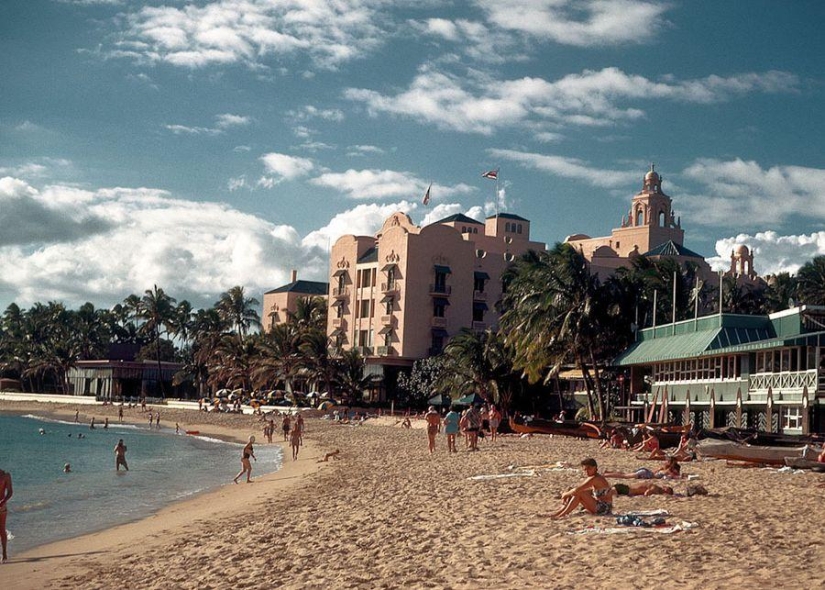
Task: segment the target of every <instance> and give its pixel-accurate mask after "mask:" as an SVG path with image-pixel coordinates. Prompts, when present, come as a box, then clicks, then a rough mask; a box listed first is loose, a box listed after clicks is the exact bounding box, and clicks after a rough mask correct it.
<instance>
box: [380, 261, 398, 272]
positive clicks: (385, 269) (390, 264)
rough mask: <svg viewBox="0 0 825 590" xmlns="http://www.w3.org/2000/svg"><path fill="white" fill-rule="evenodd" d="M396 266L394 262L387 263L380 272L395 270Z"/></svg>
mask: <svg viewBox="0 0 825 590" xmlns="http://www.w3.org/2000/svg"><path fill="white" fill-rule="evenodd" d="M396 266H398V265H397V264H396V263H395V262H388V263H387V264H385V265H384V266H382V267H381V270H382V271H384V272H386V271H388V270H390V269H391V268H395V267H396Z"/></svg>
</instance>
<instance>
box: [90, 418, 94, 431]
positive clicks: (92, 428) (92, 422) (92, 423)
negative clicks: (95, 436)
mask: <svg viewBox="0 0 825 590" xmlns="http://www.w3.org/2000/svg"><path fill="white" fill-rule="evenodd" d="M94 429H95V417H94V416H92V421H91V422H89V430H94Z"/></svg>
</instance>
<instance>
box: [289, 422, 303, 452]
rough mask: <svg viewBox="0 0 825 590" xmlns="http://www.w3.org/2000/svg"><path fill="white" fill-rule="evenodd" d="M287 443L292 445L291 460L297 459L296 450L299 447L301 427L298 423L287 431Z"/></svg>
mask: <svg viewBox="0 0 825 590" xmlns="http://www.w3.org/2000/svg"><path fill="white" fill-rule="evenodd" d="M289 444H291V445H292V460H293V461H297V460H298V450H299V449H300V448H301V428H300V427H299V426H298V423H297V422H296V423H295V426H293V427H292V432H290V433H289Z"/></svg>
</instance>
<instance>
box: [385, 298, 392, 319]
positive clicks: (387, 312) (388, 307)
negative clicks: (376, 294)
mask: <svg viewBox="0 0 825 590" xmlns="http://www.w3.org/2000/svg"><path fill="white" fill-rule="evenodd" d="M384 312H385V315H392V299H387V302H386V304H385V307H384Z"/></svg>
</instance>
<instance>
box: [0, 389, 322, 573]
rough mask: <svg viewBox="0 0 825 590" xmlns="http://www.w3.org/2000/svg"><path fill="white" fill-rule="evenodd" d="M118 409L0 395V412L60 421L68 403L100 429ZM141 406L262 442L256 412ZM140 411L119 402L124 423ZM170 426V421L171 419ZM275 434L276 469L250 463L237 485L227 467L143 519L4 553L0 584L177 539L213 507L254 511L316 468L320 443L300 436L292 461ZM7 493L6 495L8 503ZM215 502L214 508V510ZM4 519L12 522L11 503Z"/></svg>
mask: <svg viewBox="0 0 825 590" xmlns="http://www.w3.org/2000/svg"><path fill="white" fill-rule="evenodd" d="M117 408H118V406H117V405H105V406H104V405H101V404H97V405H88V404H83V405H79V406H77V408H75V406H74V405H73V404H71V403H54V402H38V401H31V400H29V401H13V402H10V401H3V400H0V412H2V413H7V414H16V415H26V414H31V415H35V416H39V417H43V418H47V419H53V420H61V421H64V422H73V421H74V416H75V409H78V410H79V411H80V416H82V418H83V420H81V421H80V422H79V425H83V426H86V425H88V422H89V417H90V416H95V418H96V421H97V423H98V427H99V428H100V427H102V422H103V421H104V419H105V418H106V417H108V418H109V419H110V423H111V424H112V425H114V424H116V423H117V412H118V410H117ZM148 411H152V412H153V413H154V412H157V411H160V412H161V418H162V420H163V418H164V416H166V417H171V418H179V419H180V418H184V417H185V418H187V420H186V421H185V422H182V421H181V422H179V423H180V425H181V430H184V429H186V430H197V431H199V433H200V435H203V436H209V437H212V438H216V439H219V440H223V441H227V442H234V443H240V444H243V443H245V442H246V441H247V438H248V436H249V435H250V434H255V436H256V438H257V443H256V444H257V445H261V444H267V443H265V440H264V437H263V436H262V435H261V433H260V430H261V428H262V423H259V422H257V420H258V419H259V417H258V416H255V417H250V415H244V416H238V415H226V416H220V415H210V414H211V413H207V412H198V411H197V410H169V409H167V408H166V407H165V406H147V412H148ZM144 416H145V413H143V412H141V410H140V408H125V412H124V419H123V423H124V424H133V425H136V426H141V425H145V424H146V422H145V420H142V419H141V417H144ZM198 418H200V420H198ZM204 418H207V419H206V420H205V419H204ZM208 418H213V419H216V418H217V419H220V418H224V419H223V421H224V422H239V421H244V420H247V421H249V422H250V427H249V428H248V429H245V430H244V429H243V428H239V427H237V426H234V427H233V426H228V425H221V424H215V423H210V422H209V421H208ZM163 424H164V427H166V428H169V427H170V423H169V422H168V421H164V422H163ZM171 425H172V428H174V421H172V423H171ZM276 425H278V424H276ZM253 426H254V429H253ZM276 437H277V438H274V439H273V443H272V444H273V445H278V446H280V447H281V448H282V450H283V457H284V460H283V465H282V466H281V468H280V469H278V470H277V471H275V472H272V473H269V474H265V475H261V476H256V475H255V473H254V470H253V481H252V483H251V484H246V483H240V484H238V485H232V484H231V478H232V476H233V475H234V472H233V473H232V474H227V484H224V485H221V486H220V487H217V488H214V489H210V490H205V491H203V492H199V493H197V494H194V495H193V496H191V497H187V498H185V499H182V500H178V501H174V502H172V503H170V504H169V505H167V506H165V507H163V508H161V509H160V510H158V511H156V512H155V513H153V514H151V515H149V516H147V517H145V518H141V519H138V520H135V521H132V522H128V523H124V524H119V525H115V526H112V527H108V528H105V529H102V530H100V531H96V532H92V533H88V534H84V535H81V536H79V537H73V538H69V539H64V540H61V541H55V542H51V543H47V544H44V545H40V546H38V547H34V548H32V549H29V550H26V551H24V552H22V553H20V554H19V555H14V554H13V553H11V555H10V560H9V562H7V563H5V564H2V566H0V586H3V587H9V588H15V589H17V588H20V589H26V588H45V587H50V585H51V584H53V583H55V582H56V581H57V580H59V579H61V578H65V577H67V576H72V575H77V574H79V573H82V572H84V571H85V566H84V564H83V558H84V556H90V555H101V554H114V555H117V554H118V553H122V552H124V551H125V550H127V549H128V548H129V547H131V546H134V544H140V546H141V547H147V546H153V545H156V544H158V543H163V542H169V541H174V540H179V539H181V538H185V536H186V534H187V530H188V529H190V528H191V527H192V526H202V525H203V524H204V523H206V522H208V520H209V519H210V518H212V517H214V516H215V515H216V513H217V514H218V515H219V516H222V517H229V516H243V515H248V514H252V513H254V510H255V508H254V507H255V505H256V503H257V502H258V501H260V499H261V498H262V497H265V496H266V495H268V494H274V493H278V492H279V491H280V490H282V489H283V488H284V487H286V486H289V485H293V484H294V483H295V482H297V481H298V480H300V479H301V478H304V477H307V476H309V475H311V474H312V473H313V472H314V471H316V470H317V469H318V468H320V467H321V465H320V464H318V463H317V462H316V461H315V459H316V458H317V457H318V456H319V450H318V448H317V446H316V445H315V444H314V442H312V441H310V440H306V441H305V443H304V445H303V447H302V449H301V454H302V456H300V457H299V460H298V461H292V460H291V450H290V448H289V446H288V443H287V442H284V441H283V440H280V439H281V438H282V435H281V432H280V430H278V432H276ZM253 469H254V465H253ZM13 475H14V474H12V476H13ZM14 499H15V498H12V502H14ZM216 506H217V507H220V508H218V509H216ZM9 520H10V522H12V523H13V510H12V511H11V514H10V518H9ZM12 526H13V525H12ZM78 547H82V550H78ZM10 552H13V544H10ZM12 581H13V582H12ZM5 582H10V583H12V586H5Z"/></svg>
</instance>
